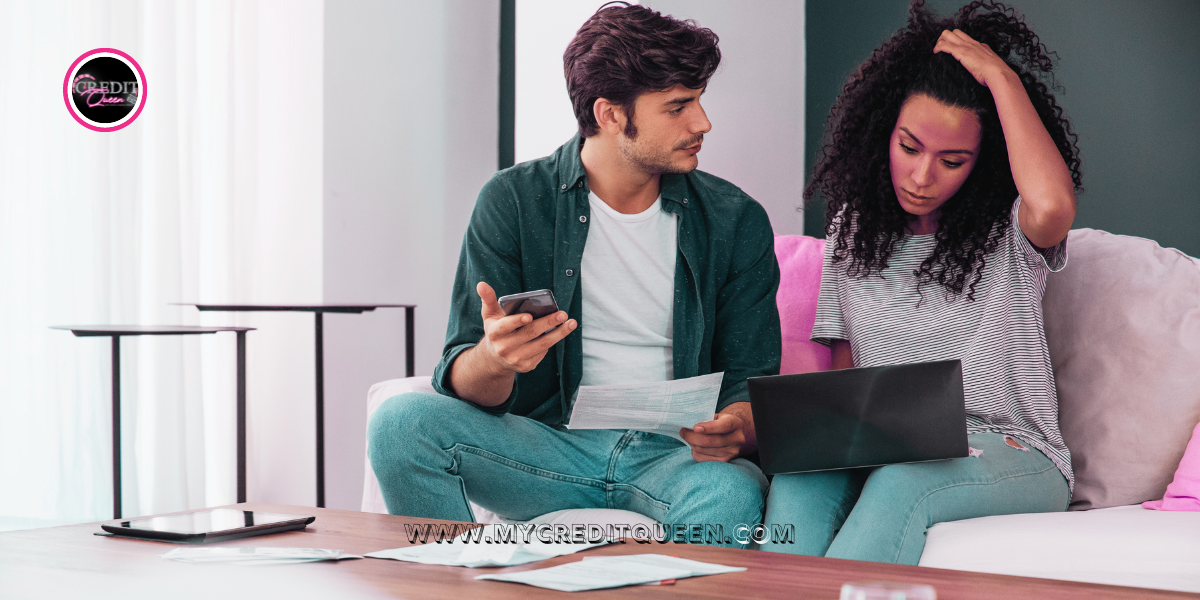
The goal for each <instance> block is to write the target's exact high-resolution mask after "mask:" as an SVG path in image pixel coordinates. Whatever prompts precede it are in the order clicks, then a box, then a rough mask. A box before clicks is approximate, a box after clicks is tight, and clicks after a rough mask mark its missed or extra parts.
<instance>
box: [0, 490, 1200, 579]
mask: <svg viewBox="0 0 1200 600" xmlns="http://www.w3.org/2000/svg"><path fill="white" fill-rule="evenodd" d="M228 508H242V509H246V510H256V511H268V512H281V513H289V514H311V515H315V516H316V517H317V520H316V522H314V523H313V524H312V525H310V526H309V527H308V529H307V530H306V531H297V532H288V533H280V534H274V535H269V536H261V537H257V538H250V539H243V540H236V541H231V542H224V543H221V544H219V545H221V546H243V547H254V546H260V547H264V546H270V547H303V548H338V549H342V550H344V551H346V552H348V553H351V554H365V553H367V552H372V551H376V550H383V549H387V548H399V547H402V546H408V545H410V543H409V539H408V534H407V533H406V531H405V525H409V526H410V527H411V525H413V524H425V523H446V521H434V520H430V519H415V518H408V517H397V516H390V515H378V514H372V513H360V512H351V511H342V510H332V509H323V508H308V507H299V506H285V505H277V504H264V503H258V502H251V503H246V504H238V505H235V506H231V507H228ZM96 531H100V527H99V524H98V523H92V524H85V525H71V526H66V527H53V528H46V529H33V530H28V531H16V532H9V533H3V534H0V596H4V597H10V596H12V597H39V598H55V597H81V598H82V597H89V596H94V595H95V592H97V591H99V590H108V591H110V592H117V595H116V596H114V597H118V596H119V597H122V598H134V597H142V596H143V595H144V596H145V597H151V596H152V595H154V596H155V597H165V596H161V591H155V590H152V589H150V588H151V587H153V586H152V585H151V584H152V583H153V582H154V580H155V579H156V576H158V577H157V578H158V579H160V580H162V581H163V582H164V583H163V585H165V586H169V585H171V584H170V583H168V582H170V581H175V582H178V581H182V580H184V579H186V578H188V577H193V578H195V577H201V576H203V577H208V578H209V579H210V580H211V581H213V582H214V584H215V583H217V582H218V578H217V577H216V575H217V574H219V573H227V572H229V573H233V574H234V575H237V574H239V573H252V574H253V575H254V577H256V578H258V579H259V580H260V581H261V580H263V579H266V580H268V581H275V582H278V584H279V585H280V586H284V584H287V583H289V582H291V583H294V582H295V581H296V580H297V579H298V578H300V577H301V576H302V575H329V576H330V577H332V578H334V579H332V580H331V581H335V582H337V583H340V584H342V585H344V586H345V589H346V592H347V593H346V594H344V597H352V596H358V597H362V596H368V597H396V598H439V599H440V598H489V599H491V598H497V599H502V600H503V599H521V600H529V599H534V598H550V597H554V598H565V597H567V596H568V595H569V594H567V593H566V592H556V591H553V590H546V589H541V588H535V587H529V586H524V585H520V584H513V583H503V582H498V581H476V580H474V577H475V576H476V575H480V574H483V573H497V572H506V571H523V570H528V569H536V568H542V567H548V566H552V565H557V564H562V563H565V562H571V561H577V560H581V559H582V556H585V555H587V556H611V555H618V554H642V553H659V554H673V555H677V556H681V557H684V558H690V559H694V560H700V561H705V562H714V563H720V564H725V565H730V566H738V567H746V569H747V570H746V571H742V572H739V573H729V574H724V575H714V576H708V577H695V578H690V579H683V580H680V581H678V582H677V583H676V584H674V585H668V586H636V587H624V588H616V589H612V590H599V591H593V592H580V593H577V594H574V596H577V597H583V598H617V597H620V598H738V599H741V598H789V599H804V598H814V599H836V598H837V597H838V594H839V590H840V589H841V585H842V584H843V583H845V582H847V581H895V582H906V583H924V584H929V585H932V586H934V587H935V588H936V589H937V592H938V598H939V599H940V600H954V599H959V598H964V599H967V598H969V599H976V598H981V599H983V598H1040V599H1059V598H1089V599H1111V600H1117V599H1122V600H1123V599H1130V600H1132V599H1135V598H1138V599H1157V598H1193V599H1195V598H1200V594H1186V593H1180V592H1167V591H1161V590H1149V589H1142V588H1129V587H1117V586H1107V585H1096V584H1089V583H1073V582H1067V581H1056V580H1049V579H1031V578H1025V577H1010V576H1006V575H989V574H983V573H970V572H965V571H950V570H945V569H929V568H922V567H908V566H898V565H885V564H878V563H867V562H858V561H848V560H837V559H832V558H813V557H803V556H790V555H784V554H773V553H768V552H759V551H753V550H732V549H728V548H714V547H707V546H690V545H683V544H679V545H676V544H658V543H650V544H638V543H633V542H630V543H628V544H613V545H609V546H605V547H601V548H594V549H591V550H586V551H584V552H581V553H579V554H574V555H570V556H563V557H558V558H552V559H548V560H545V561H541V562H536V563H530V564H527V565H521V566H518V567H509V568H505V569H467V568H462V567H445V566H436V565H421V564H414V563H406V562H399V561H391V560H379V559H373V558H367V559H362V560H349V561H341V562H337V563H332V562H329V563H310V564H302V565H288V566H277V567H270V566H267V567H228V568H227V569H226V571H218V570H213V569H212V567H216V566H217V565H194V564H184V563H176V562H173V561H167V560H163V559H162V558H160V556H161V555H162V554H164V553H165V552H167V551H169V550H171V549H172V548H177V547H181V546H177V545H174V544H165V543H158V542H147V541H138V540H129V539H119V538H110V537H98V536H95V535H93V532H96ZM6 574H7V579H6ZM189 574H190V575H189ZM14 575H15V576H14ZM31 582H37V583H36V586H37V587H36V589H33V588H34V584H33V583H31ZM179 585H181V586H182V585H184V584H182V583H181V584H179ZM6 586H9V587H7V588H6ZM250 587H253V586H250ZM250 587H247V588H246V589H247V593H246V594H245V597H251V596H253V597H255V598H258V597H259V596H260V595H261V594H258V593H254V594H251V593H250V591H249V590H250ZM81 588H82V589H81ZM120 590H125V591H120ZM199 591H200V592H204V591H207V592H208V593H210V594H214V596H213V597H220V595H219V594H216V590H214V589H207V590H199ZM283 591H284V590H282V589H281V590H280V592H281V593H283ZM352 591H353V592H354V593H351V592H352ZM89 592H90V593H89ZM139 592H145V594H141V595H140V594H139ZM325 595H327V594H326V593H318V592H317V591H314V596H321V597H324V596H325ZM338 595H339V596H343V595H342V594H338ZM222 600H223V598H222Z"/></svg>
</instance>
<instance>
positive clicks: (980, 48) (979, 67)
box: [933, 29, 1021, 89]
mask: <svg viewBox="0 0 1200 600" xmlns="http://www.w3.org/2000/svg"><path fill="white" fill-rule="evenodd" d="M933 52H934V54H936V53H938V52H945V53H946V54H949V55H950V56H953V57H954V58H955V59H956V60H958V62H959V63H961V64H962V66H963V67H964V68H966V69H967V72H969V73H970V74H971V76H972V77H974V78H975V81H978V82H979V83H980V84H982V85H984V86H986V87H987V88H988V89H992V88H993V86H994V85H996V84H997V83H1004V82H1015V83H1016V84H1017V85H1018V86H1020V85H1021V83H1020V80H1019V79H1018V78H1017V74H1016V73H1015V72H1014V71H1013V70H1012V68H1010V67H1009V66H1008V64H1007V63H1005V62H1004V59H1002V58H1000V56H999V55H997V54H996V53H995V52H993V51H992V49H991V47H989V46H988V45H987V44H984V43H981V42H977V41H975V40H974V39H972V38H971V36H969V35H967V34H965V33H963V32H962V30H960V29H955V30H954V31H950V30H946V31H943V32H942V36H941V37H940V38H938V42H937V45H935V46H934V47H933Z"/></svg>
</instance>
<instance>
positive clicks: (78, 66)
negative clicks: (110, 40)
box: [63, 48, 146, 131]
mask: <svg viewBox="0 0 1200 600" xmlns="http://www.w3.org/2000/svg"><path fill="white" fill-rule="evenodd" d="M63 101H64V102H66V104H67V111H69V112H70V113H71V116H72V117H74V118H75V120H76V121H78V122H79V124H80V125H83V126H84V127H87V128H88V129H91V130H92V131H116V130H118V129H122V128H124V127H125V126H127V125H129V124H130V123H132V122H133V121H134V119H137V118H138V115H140V114H141V113H142V108H143V107H144V106H146V74H145V73H143V72H142V67H141V66H140V65H138V63H137V61H136V60H133V57H132V56H129V55H128V54H125V53H124V52H121V51H120V50H117V49H115V48H96V49H95V50H89V51H87V52H85V53H83V56H80V57H79V58H77V59H75V62H73V63H71V68H69V69H67V76H66V78H65V79H64V80H63Z"/></svg>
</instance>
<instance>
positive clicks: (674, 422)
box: [567, 373, 725, 441]
mask: <svg viewBox="0 0 1200 600" xmlns="http://www.w3.org/2000/svg"><path fill="white" fill-rule="evenodd" d="M724 377H725V374H724V373H712V374H710V375H701V376H699V377H689V378H687V379H676V380H674V381H663V382H659V383H634V384H629V385H583V386H579V394H578V395H577V396H576V397H575V404H574V407H573V408H572V409H571V420H570V422H568V423H567V428H568V429H634V430H637V431H649V432H651V433H659V434H662V435H668V436H671V437H673V438H675V439H677V440H680V441H682V440H683V438H681V437H680V436H679V429H680V428H681V427H686V428H688V429H691V428H692V427H694V426H695V425H696V423H703V422H705V421H711V420H713V417H714V416H716V410H717V397H718V396H719V395H720V394H721V380H722V379H723V378H724Z"/></svg>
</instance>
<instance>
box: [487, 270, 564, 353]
mask: <svg viewBox="0 0 1200 600" xmlns="http://www.w3.org/2000/svg"><path fill="white" fill-rule="evenodd" d="M475 291H476V292H477V293H478V294H479V299H480V300H481V301H482V303H483V309H482V311H481V312H482V314H483V339H481V340H479V346H477V347H478V348H480V349H481V350H482V351H483V352H485V353H486V354H487V356H488V357H489V358H490V359H492V362H493V363H494V364H495V365H496V367H497V368H499V369H503V370H505V371H511V372H513V373H528V372H529V371H532V370H533V368H534V367H536V366H538V363H540V362H542V358H544V357H545V356H546V352H547V351H549V350H550V348H551V347H553V346H554V344H557V343H558V342H559V340H561V339H563V338H565V337H567V336H568V335H570V333H571V332H572V331H575V328H576V327H578V326H579V324H578V323H577V322H576V321H575V320H574V319H570V320H568V319H567V313H566V312H564V311H561V310H552V312H550V314H548V315H546V316H543V317H539V318H534V317H533V315H531V314H529V313H526V312H515V313H513V314H511V315H508V314H505V312H504V308H502V307H501V305H500V302H499V301H498V300H497V299H496V292H495V290H493V289H492V286H490V285H488V284H487V283H485V282H482V281H480V282H479V285H477V286H475ZM520 304H523V303H520ZM540 306H545V307H548V308H551V309H552V308H553V307H554V305H553V295H551V296H550V300H549V304H542V305H540ZM515 310H522V308H521V307H520V306H518V307H516V308H515ZM564 323H565V324H566V325H565V326H564V327H559V328H558V329H554V328H556V327H558V326H559V325H562V324H564ZM551 329H554V331H550V330H551ZM543 334H545V335H543Z"/></svg>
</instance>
